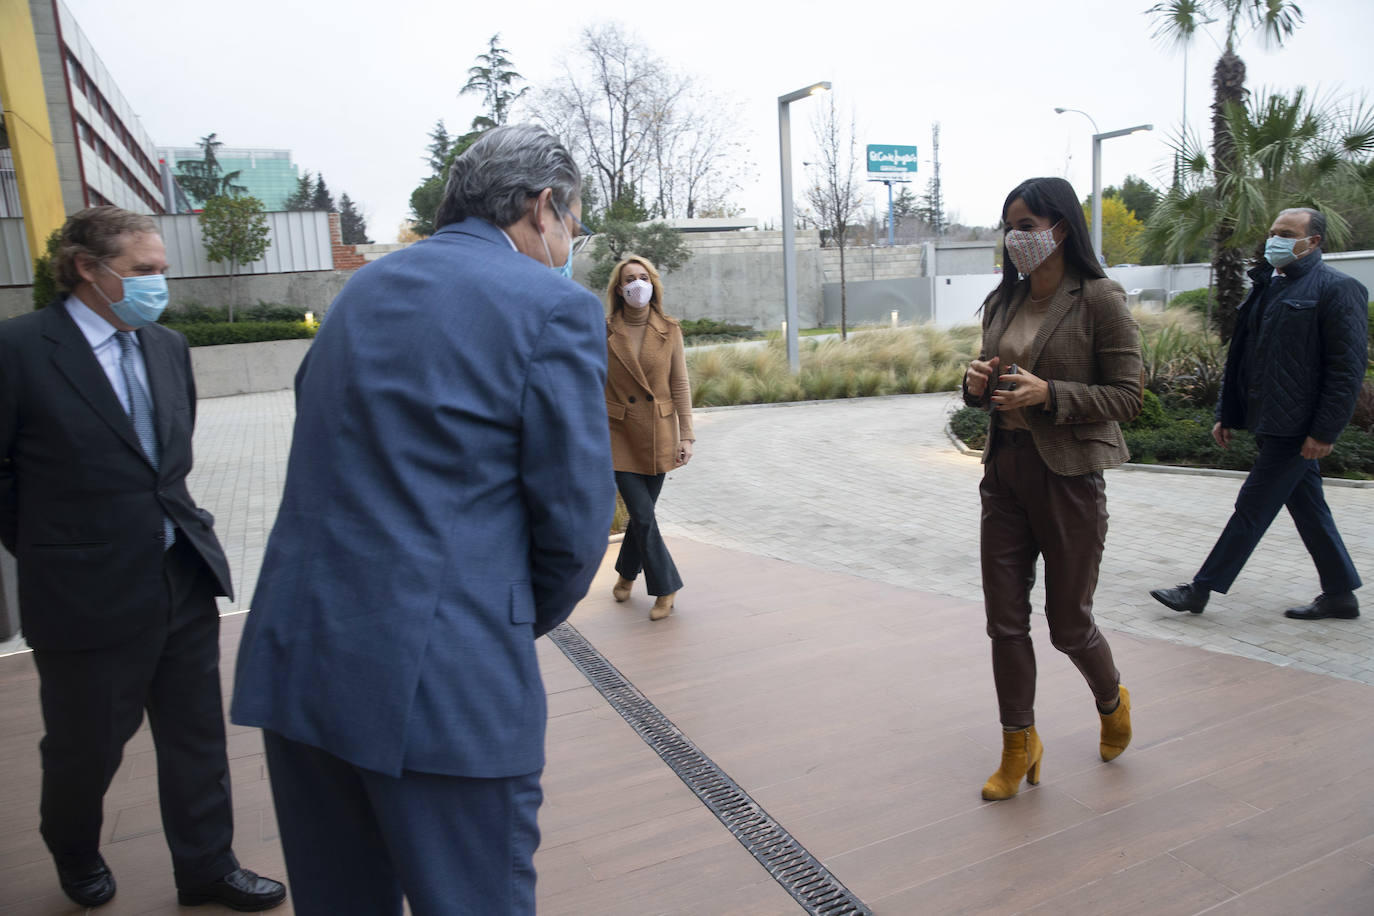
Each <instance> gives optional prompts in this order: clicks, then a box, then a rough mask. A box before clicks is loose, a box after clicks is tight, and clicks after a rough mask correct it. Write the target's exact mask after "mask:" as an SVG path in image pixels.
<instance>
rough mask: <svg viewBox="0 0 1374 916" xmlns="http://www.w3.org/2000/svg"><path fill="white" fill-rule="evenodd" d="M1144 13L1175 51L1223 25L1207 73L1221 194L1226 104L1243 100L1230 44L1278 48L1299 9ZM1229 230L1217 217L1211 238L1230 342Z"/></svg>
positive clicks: (1206, 2)
mask: <svg viewBox="0 0 1374 916" xmlns="http://www.w3.org/2000/svg"><path fill="white" fill-rule="evenodd" d="M1148 12H1149V13H1150V15H1152V16H1153V17H1155V19H1156V23H1157V27H1156V29H1155V37H1156V38H1160V39H1163V40H1165V41H1167V42H1170V43H1173V44H1176V45H1178V46H1181V47H1186V46H1187V45H1188V43H1189V42H1191V41H1192V39H1193V36H1194V35H1195V34H1196V32H1197V30H1198V29H1199V28H1200V27H1201V26H1202V25H1203V24H1204V23H1205V22H1208V21H1211V20H1216V21H1219V22H1224V23H1225V25H1226V44H1225V46H1224V48H1223V49H1222V53H1221V57H1219V58H1218V59H1217V63H1216V66H1215V67H1214V68H1213V70H1212V170H1213V174H1214V176H1215V184H1216V190H1217V193H1218V194H1219V195H1221V194H1223V193H1224V192H1225V189H1224V188H1223V182H1222V177H1223V176H1224V175H1226V174H1228V173H1231V172H1234V171H1235V143H1234V139H1233V138H1232V136H1231V132H1230V129H1229V125H1228V124H1227V114H1226V112H1227V105H1228V103H1229V104H1235V105H1239V104H1243V103H1244V101H1245V61H1243V60H1241V59H1240V55H1239V54H1237V53H1236V45H1237V44H1239V43H1240V41H1241V39H1242V38H1244V37H1245V35H1246V34H1248V33H1249V32H1251V31H1254V30H1259V31H1260V32H1261V33H1262V35H1263V37H1264V43H1265V46H1266V47H1269V46H1275V45H1281V44H1283V42H1284V40H1285V39H1287V38H1288V37H1289V36H1290V35H1292V34H1293V32H1294V30H1295V29H1297V27H1298V24H1299V23H1301V22H1302V10H1301V9H1299V8H1298V5H1297V4H1296V3H1293V2H1291V0H1163V2H1160V3H1157V4H1155V5H1154V6H1153V7H1151V8H1150V9H1149V11H1148ZM1221 202H1224V199H1223V200H1222V201H1221ZM1234 228H1235V227H1234V225H1233V224H1232V223H1231V221H1230V219H1229V218H1228V217H1227V216H1225V215H1223V217H1222V218H1221V219H1219V220H1218V221H1217V223H1216V227H1215V232H1214V234H1213V237H1212V245H1213V247H1212V274H1213V278H1214V283H1215V286H1216V297H1217V313H1216V321H1217V326H1218V330H1220V332H1221V335H1222V338H1223V339H1229V338H1230V336H1231V328H1232V326H1233V324H1234V322H1235V310H1236V307H1237V306H1239V305H1240V303H1241V300H1242V299H1243V298H1244V296H1245V275H1244V269H1245V253H1244V252H1243V251H1242V250H1241V249H1240V248H1239V247H1238V245H1237V244H1236V242H1234V241H1233V236H1234Z"/></svg>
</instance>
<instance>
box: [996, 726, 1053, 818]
mask: <svg viewBox="0 0 1374 916" xmlns="http://www.w3.org/2000/svg"><path fill="white" fill-rule="evenodd" d="M1044 755H1045V745H1043V744H1041V743H1040V736H1039V735H1037V734H1036V733H1035V726H1034V725H1032V726H1030V727H1029V728H1023V729H1021V730H1020V731H1015V732H1009V731H1005V730H1004V731H1003V732H1002V765H1001V766H1000V767H999V768H998V769H997V772H996V773H993V774H992V775H991V776H989V777H988V781H987V782H986V783H985V784H984V785H983V797H984V798H985V799H987V800H988V801H1001V800H1002V799H1004V798H1011V797H1013V796H1014V795H1016V793H1017V792H1018V791H1020V789H1021V779H1022V778H1023V777H1024V778H1025V780H1026V782H1028V783H1030V784H1031V785H1033V786H1034V785H1038V784H1039V782H1040V759H1041V758H1042V757H1043V756H1044Z"/></svg>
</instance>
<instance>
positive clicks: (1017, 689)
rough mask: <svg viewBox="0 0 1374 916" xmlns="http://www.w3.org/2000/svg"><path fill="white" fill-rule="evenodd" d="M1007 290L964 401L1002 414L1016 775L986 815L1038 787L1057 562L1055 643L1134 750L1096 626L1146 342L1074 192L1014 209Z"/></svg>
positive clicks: (996, 637) (1005, 735)
mask: <svg viewBox="0 0 1374 916" xmlns="http://www.w3.org/2000/svg"><path fill="white" fill-rule="evenodd" d="M1002 221H1003V224H1004V231H1005V237H1004V242H1003V252H1002V282H1001V284H1000V285H999V286H998V287H997V289H995V290H993V292H992V293H991V294H990V295H989V296H988V298H987V300H986V301H985V302H984V303H983V346H982V353H981V355H980V357H979V358H978V359H975V360H973V361H972V363H970V365H969V368H968V372H967V373H966V374H965V376H964V399H965V400H966V401H967V402H968V403H970V404H974V405H977V406H980V407H983V408H984V409H987V410H990V411H992V422H991V424H990V425H989V429H988V443H987V447H986V448H985V449H984V452H983V465H984V470H983V482H982V484H981V485H980V486H979V493H980V495H981V497H982V504H983V511H982V532H981V545H982V551H981V553H982V567H983V600H984V605H985V609H986V612H987V629H988V636H989V637H990V638H991V640H992V671H993V680H994V681H995V683H996V687H997V702H998V706H999V710H1000V714H1001V720H1002V765H1001V767H1000V768H999V769H998V770H997V772H996V773H994V774H993V775H992V777H991V778H990V779H988V781H987V784H986V785H984V786H983V797H984V798H986V799H990V800H991V799H1003V798H1010V797H1012V796H1013V795H1015V794H1016V793H1017V790H1018V789H1019V788H1020V786H1021V780H1022V778H1025V779H1027V781H1028V782H1030V783H1031V784H1032V785H1034V784H1036V783H1038V782H1039V781H1040V762H1041V757H1042V755H1043V753H1044V746H1043V745H1042V744H1041V742H1040V738H1039V736H1038V735H1036V733H1035V709H1034V705H1035V653H1034V650H1033V648H1032V646H1031V636H1030V611H1031V607H1030V591H1031V586H1032V584H1033V583H1034V582H1035V565H1036V560H1037V558H1040V557H1043V558H1044V562H1045V617H1046V620H1047V621H1048V623H1049V629H1050V640H1051V642H1052V643H1053V644H1054V647H1055V648H1056V649H1059V650H1060V651H1061V652H1063V653H1065V654H1066V655H1068V656H1069V658H1070V659H1072V660H1073V663H1074V664H1075V665H1076V666H1077V667H1078V670H1079V671H1081V672H1082V673H1083V677H1084V678H1085V679H1086V680H1087V682H1088V686H1089V687H1090V688H1091V689H1092V692H1093V696H1094V697H1095V698H1096V701H1097V711H1098V714H1099V716H1100V717H1101V740H1100V745H1099V753H1100V754H1101V756H1102V759H1103V760H1112V759H1113V758H1115V757H1116V756H1117V755H1119V754H1120V753H1121V752H1122V751H1124V750H1125V749H1126V745H1127V744H1128V743H1129V742H1130V740H1131V719H1130V710H1131V699H1130V694H1129V693H1127V691H1126V688H1124V687H1122V686H1121V685H1120V676H1119V674H1118V672H1117V669H1116V664H1115V663H1114V662H1113V660H1112V651H1111V648H1110V647H1109V646H1108V645H1107V640H1106V638H1105V637H1104V636H1103V635H1102V633H1101V631H1099V630H1098V628H1097V625H1096V624H1095V623H1094V622H1093V614H1092V602H1093V591H1094V590H1095V589H1096V587H1097V571H1098V566H1099V563H1100V561H1101V559H1102V545H1103V542H1104V540H1105V539H1106V535H1107V498H1106V490H1105V488H1104V484H1103V480H1102V471H1103V470H1104V469H1106V468H1111V467H1116V466H1117V465H1119V464H1121V463H1122V462H1123V461H1125V460H1126V459H1127V458H1128V457H1129V453H1128V452H1127V450H1126V444H1125V440H1124V439H1123V438H1122V435H1121V428H1120V426H1119V425H1118V423H1119V422H1120V421H1123V420H1129V419H1131V418H1132V417H1134V416H1135V415H1136V414H1137V413H1139V412H1140V406H1141V359H1140V331H1139V328H1138V327H1137V326H1136V323H1135V320H1134V319H1133V318H1131V315H1130V312H1129V311H1127V309H1126V295H1125V293H1124V291H1123V290H1122V289H1121V286H1120V285H1119V284H1118V283H1116V282H1115V281H1112V280H1109V279H1107V278H1106V276H1105V275H1104V274H1103V272H1102V268H1101V266H1100V265H1099V264H1098V262H1097V259H1096V258H1095V257H1094V255H1093V250H1092V246H1091V244H1090V243H1089V240H1088V238H1089V237H1088V227H1087V223H1086V221H1085V220H1084V218H1083V208H1082V206H1081V205H1080V204H1079V202H1078V195H1077V194H1075V193H1074V190H1073V187H1072V185H1070V184H1069V183H1068V182H1067V181H1065V180H1063V179H1062V178H1032V179H1029V180H1027V181H1024V182H1022V183H1021V184H1020V185H1018V186H1017V187H1016V188H1015V189H1014V190H1013V191H1012V192H1011V193H1010V194H1009V195H1007V199H1006V203H1005V204H1004V205H1003V207H1002Z"/></svg>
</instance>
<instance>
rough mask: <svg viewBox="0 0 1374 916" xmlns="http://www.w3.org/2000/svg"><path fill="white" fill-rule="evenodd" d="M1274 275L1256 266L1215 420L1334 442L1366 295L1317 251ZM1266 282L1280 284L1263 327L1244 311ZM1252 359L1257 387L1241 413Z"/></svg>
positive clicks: (1355, 376)
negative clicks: (1252, 409) (1252, 407)
mask: <svg viewBox="0 0 1374 916" xmlns="http://www.w3.org/2000/svg"><path fill="white" fill-rule="evenodd" d="M1284 274H1285V276H1284V277H1276V276H1275V275H1274V268H1272V267H1270V266H1269V265H1268V264H1262V265H1261V266H1259V267H1256V268H1254V269H1253V270H1251V271H1250V278H1251V280H1253V281H1254V286H1253V287H1252V288H1251V290H1250V295H1249V296H1248V297H1246V299H1245V302H1243V303H1242V304H1241V306H1240V310H1239V311H1238V312H1237V315H1236V333H1235V336H1234V337H1233V338H1232V339H1231V352H1230V354H1229V355H1228V356H1227V358H1226V372H1225V375H1224V376H1223V381H1222V389H1221V397H1220V398H1219V399H1218V400H1217V409H1216V419H1217V421H1218V422H1219V423H1221V425H1222V426H1223V427H1226V428H1228V429H1249V430H1250V431H1252V432H1254V433H1258V434H1260V435H1265V436H1311V437H1312V438H1313V439H1315V440H1317V441H1318V442H1335V441H1336V438H1337V437H1338V436H1339V435H1340V434H1341V430H1342V429H1344V428H1345V425H1346V424H1347V423H1349V422H1350V415H1351V414H1352V413H1353V412H1354V410H1355V398H1356V397H1357V396H1358V395H1359V392H1360V385H1361V383H1362V382H1363V381H1364V371H1365V362H1366V359H1367V355H1366V350H1367V346H1368V334H1369V311H1368V302H1369V294H1368V292H1367V291H1366V290H1365V288H1364V286H1363V285H1362V284H1361V283H1360V282H1359V281H1358V280H1356V279H1355V278H1353V277H1349V276H1347V275H1345V274H1343V273H1341V272H1340V271H1338V270H1333V269H1332V268H1330V267H1328V266H1326V265H1325V264H1323V263H1322V253H1321V251H1320V250H1317V251H1314V252H1312V254H1310V255H1308V256H1306V257H1304V258H1299V259H1298V260H1297V261H1294V262H1293V263H1292V264H1290V265H1288V267H1287V268H1285V270H1284ZM1271 283H1283V284H1284V286H1285V287H1286V288H1285V289H1283V290H1282V291H1281V292H1280V293H1279V295H1278V297H1277V298H1275V299H1274V301H1273V302H1271V303H1270V304H1269V307H1268V308H1267V309H1266V314H1265V315H1264V320H1263V322H1262V326H1263V327H1262V333H1260V334H1258V335H1256V333H1255V331H1256V329H1255V328H1253V327H1251V321H1250V313H1251V310H1252V309H1253V308H1255V306H1256V304H1257V303H1258V302H1259V300H1260V297H1261V296H1263V295H1264V292H1265V290H1266V289H1267V288H1268V287H1269V284H1271ZM1247 356H1248V358H1249V359H1252V360H1254V363H1253V365H1254V366H1255V367H1256V368H1257V369H1258V370H1259V371H1258V372H1256V373H1254V375H1255V376H1256V377H1257V378H1258V379H1259V380H1260V385H1261V390H1260V392H1259V397H1258V398H1257V399H1256V403H1258V404H1259V405H1260V407H1259V409H1258V416H1246V400H1247V399H1246V396H1245V383H1244V380H1243V376H1242V374H1241V367H1242V365H1243V361H1244V360H1245V359H1246V358H1247Z"/></svg>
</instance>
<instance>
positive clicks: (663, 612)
mask: <svg viewBox="0 0 1374 916" xmlns="http://www.w3.org/2000/svg"><path fill="white" fill-rule="evenodd" d="M675 597H677V592H672V593H670V594H667V595H659V596H658V598H657V599H655V600H654V606H653V607H651V608H649V619H650V620H662V619H663V618H664V617H667V616H668V615H669V614H671V613H672V612H673V599H674V598H675Z"/></svg>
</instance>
